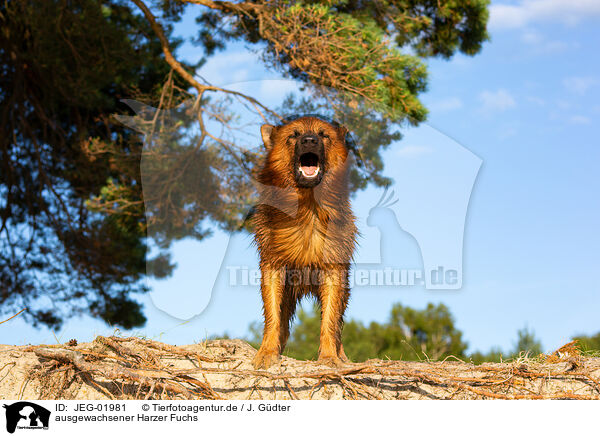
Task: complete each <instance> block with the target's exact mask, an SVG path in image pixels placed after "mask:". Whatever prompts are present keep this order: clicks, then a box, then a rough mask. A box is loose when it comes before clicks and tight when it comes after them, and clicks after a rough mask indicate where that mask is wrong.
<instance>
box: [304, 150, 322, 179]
mask: <svg viewBox="0 0 600 436" xmlns="http://www.w3.org/2000/svg"><path fill="white" fill-rule="evenodd" d="M319 169H320V166H319V156H317V155H316V154H314V153H304V154H303V155H301V156H300V172H301V173H302V175H303V176H304V177H306V178H307V179H312V178H313V177H317V174H319Z"/></svg>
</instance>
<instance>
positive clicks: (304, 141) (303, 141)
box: [300, 133, 319, 147]
mask: <svg viewBox="0 0 600 436" xmlns="http://www.w3.org/2000/svg"><path fill="white" fill-rule="evenodd" d="M300 145H302V146H304V147H314V146H316V145H319V137H318V136H317V135H313V134H310V133H309V134H306V135H304V136H303V137H302V138H300Z"/></svg>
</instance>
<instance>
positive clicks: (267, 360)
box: [252, 350, 280, 369]
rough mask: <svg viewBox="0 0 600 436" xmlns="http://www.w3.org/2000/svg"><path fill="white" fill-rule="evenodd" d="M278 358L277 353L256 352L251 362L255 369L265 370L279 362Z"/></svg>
mask: <svg viewBox="0 0 600 436" xmlns="http://www.w3.org/2000/svg"><path fill="white" fill-rule="evenodd" d="M279 359H280V356H279V353H278V352H277V351H265V350H258V352H257V353H256V356H254V359H253V360H252V365H253V366H254V368H255V369H267V368H269V367H270V366H273V365H274V364H276V363H277V362H279Z"/></svg>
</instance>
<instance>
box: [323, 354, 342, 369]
mask: <svg viewBox="0 0 600 436" xmlns="http://www.w3.org/2000/svg"><path fill="white" fill-rule="evenodd" d="M317 363H318V364H320V365H327V366H330V367H332V368H339V367H342V366H344V362H343V361H342V359H340V358H339V357H337V356H329V355H321V356H319V360H317Z"/></svg>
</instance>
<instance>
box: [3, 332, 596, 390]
mask: <svg viewBox="0 0 600 436" xmlns="http://www.w3.org/2000/svg"><path fill="white" fill-rule="evenodd" d="M255 353H256V350H255V349H254V348H252V347H251V346H250V345H248V344H247V343H246V342H244V341H241V340H217V341H206V342H203V343H200V344H194V345H186V346H180V347H174V346H171V345H168V344H163V343H160V342H155V341H150V340H145V339H139V338H115V337H109V338H106V337H97V338H96V339H95V340H94V341H93V342H90V343H83V344H77V345H75V344H71V345H67V344H64V345H38V346H11V345H0V398H1V399H12V400H16V399H30V400H34V399H134V398H138V399H144V398H146V399H160V398H162V399H185V398H188V399H189V398H193V399H202V398H204V399H265V400H266V399H270V400H271V399H480V398H492V399H521V398H528V399H545V398H557V399H562V398H572V399H600V382H599V380H600V358H591V357H583V356H580V355H578V354H575V355H570V354H560V355H558V354H557V355H556V356H551V357H550V358H548V359H539V358H538V359H519V360H517V361H514V362H510V363H502V364H491V363H490V364H483V365H478V366H476V365H473V364H470V363H464V362H457V361H450V360H447V361H445V362H396V361H385V360H370V361H368V362H363V363H353V364H347V365H344V366H343V367H341V368H329V367H327V366H323V365H319V364H317V363H316V362H311V361H308V362H305V361H298V360H295V359H291V358H287V357H283V358H282V359H281V361H280V363H279V364H278V365H275V366H273V367H271V368H269V370H268V371H256V370H254V369H253V367H252V365H251V361H252V358H253V356H254V354H255Z"/></svg>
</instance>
